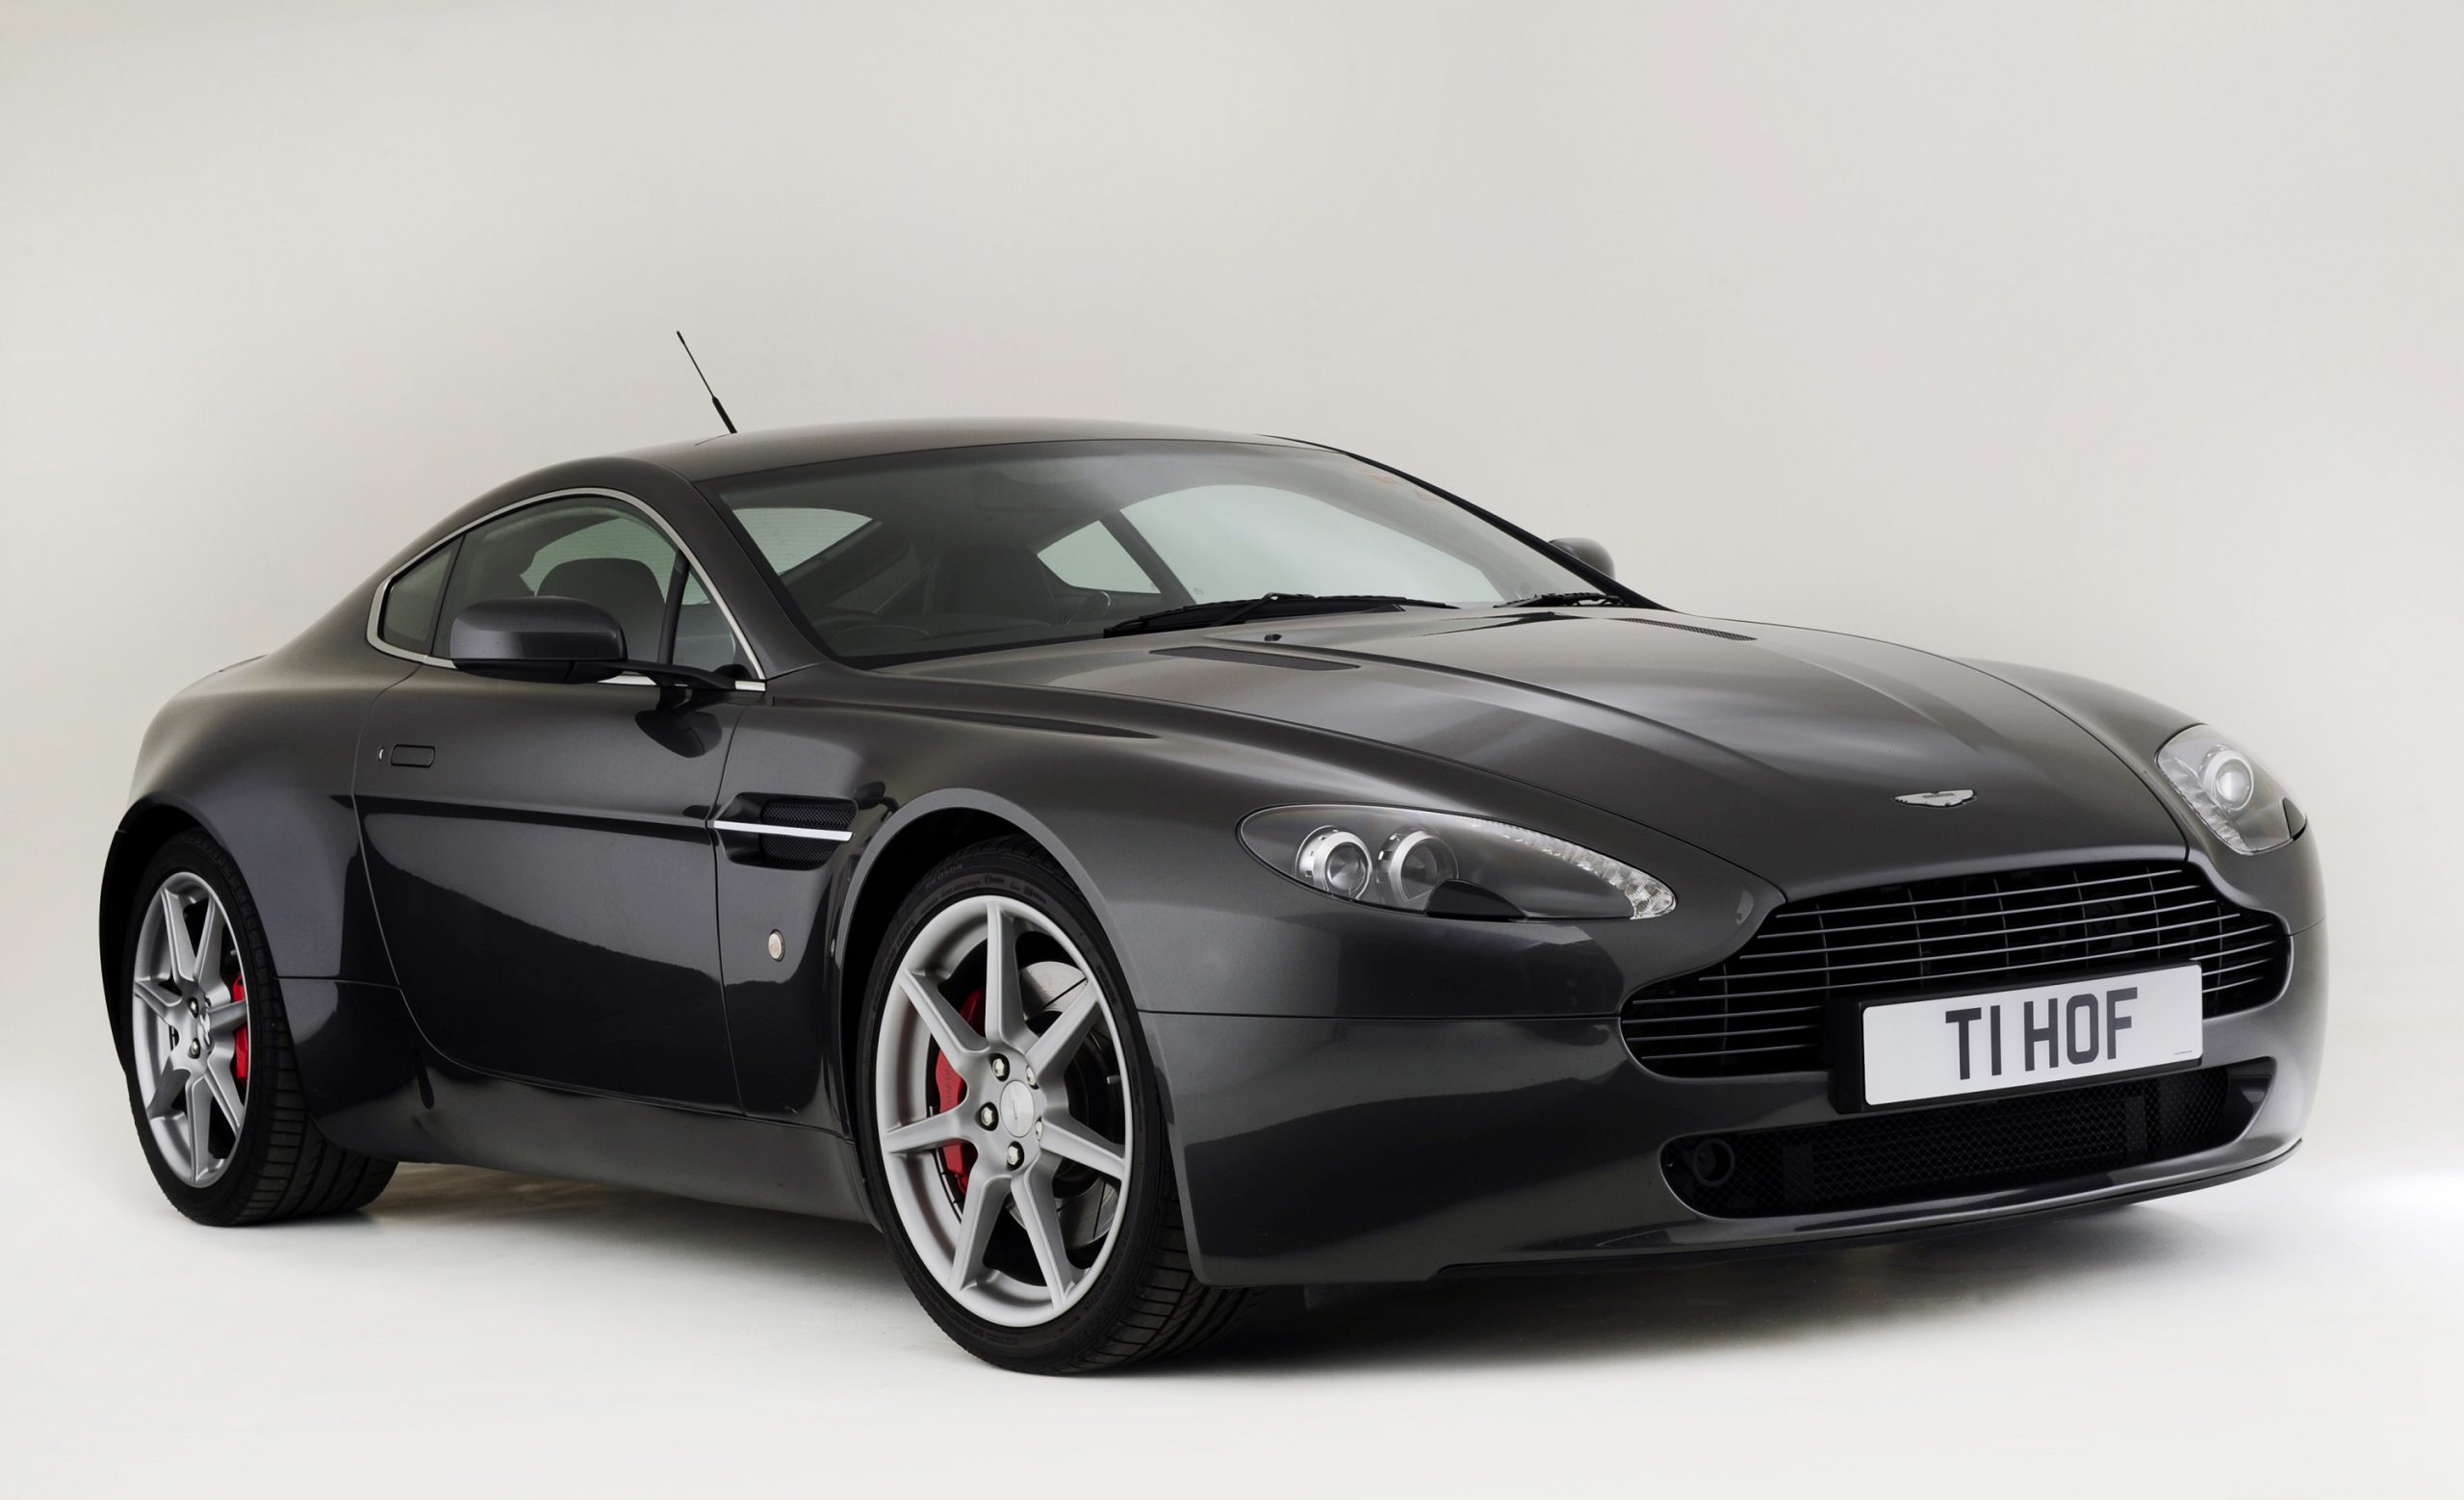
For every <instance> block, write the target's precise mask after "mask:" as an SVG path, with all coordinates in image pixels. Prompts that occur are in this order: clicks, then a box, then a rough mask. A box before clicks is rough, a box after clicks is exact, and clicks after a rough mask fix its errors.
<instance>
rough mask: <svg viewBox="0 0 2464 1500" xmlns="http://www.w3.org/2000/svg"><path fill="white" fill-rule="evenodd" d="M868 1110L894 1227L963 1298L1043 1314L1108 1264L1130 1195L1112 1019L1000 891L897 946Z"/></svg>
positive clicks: (950, 909)
mask: <svg viewBox="0 0 2464 1500" xmlns="http://www.w3.org/2000/svg"><path fill="white" fill-rule="evenodd" d="M890 999H891V1013H890V1014H889V1015H888V1016H887V1017H886V1018H885V1023H884V1025H883V1027H882V1033H881V1038H880V1043H879V1046H878V1047H877V1048H876V1050H875V1058H874V1064H875V1066H874V1075H873V1114H874V1122H875V1125H876V1127H877V1128H878V1130H879V1131H880V1135H881V1142H882V1148H883V1151H884V1153H885V1156H886V1166H887V1170H888V1178H889V1181H888V1186H889V1191H890V1196H891V1199H892V1200H893V1202H895V1203H896V1204H897V1205H898V1217H899V1224H900V1227H901V1228H903V1229H905V1231H906V1233H907V1235H908V1239H909V1241H910V1243H911V1244H913V1245H914V1246H915V1247H916V1248H917V1249H918V1251H919V1252H927V1251H929V1254H930V1256H931V1258H932V1259H933V1260H934V1261H935V1263H936V1269H937V1270H938V1271H939V1273H940V1281H941V1284H942V1286H943V1287H944V1288H945V1289H947V1290H948V1292H949V1294H950V1295H951V1296H952V1297H954V1298H956V1299H958V1301H959V1303H960V1304H961V1306H964V1307H965V1308H966V1309H967V1310H968V1311H970V1312H972V1313H974V1314H975V1315H976V1316H978V1317H981V1318H984V1319H986V1320H987V1321H988V1322H993V1323H999V1324H1004V1325H1007V1326H1010V1327H1025V1326H1028V1325H1032V1324H1037V1323H1044V1322H1048V1321H1050V1320H1051V1319H1052V1318H1054V1317H1056V1316H1058V1315H1059V1314H1060V1313H1062V1312H1063V1311H1065V1310H1066V1309H1067V1308H1068V1307H1069V1306H1072V1305H1073V1304H1074V1303H1076V1302H1077V1300H1078V1299H1079V1297H1080V1296H1082V1295H1083V1294H1084V1293H1085V1291H1086V1289H1087V1287H1088V1286H1089V1285H1090V1284H1091V1283H1092V1282H1093V1280H1094V1279H1095V1278H1096V1277H1097V1276H1098V1275H1100V1274H1101V1273H1102V1271H1103V1266H1104V1260H1105V1256H1106V1255H1107V1254H1109V1253H1110V1251H1111V1249H1112V1246H1113V1241H1114V1239H1115V1237H1116V1232H1117V1229H1118V1228H1119V1225H1120V1206H1121V1201H1122V1198H1123V1195H1124V1194H1125V1193H1126V1191H1127V1189H1128V1187H1129V1181H1130V1169H1129V1149H1130V1144H1131V1139H1130V1133H1131V1131H1132V1129H1133V1128H1134V1125H1133V1123H1132V1111H1131V1109H1130V1107H1129V1099H1128V1096H1127V1094H1126V1092H1125V1090H1124V1080H1123V1076H1122V1069H1121V1061H1120V1059H1121V1047H1120V1037H1119V1030H1118V1023H1117V1022H1116V1020H1115V1018H1114V1015H1113V1011H1112V1006H1111V1003H1110V1001H1108V1000H1107V999H1106V997H1105V996H1104V991H1103V986H1102V985H1101V984H1099V983H1098V982H1097V981H1096V980H1095V978H1094V976H1093V974H1092V973H1091V970H1090V967H1089V965H1088V962H1087V959H1086V957H1085V956H1084V955H1083V954H1081V953H1080V952H1079V951H1078V949H1077V947H1076V946H1075V945H1074V944H1072V943H1071V942H1070V940H1069V938H1068V937H1067V936H1066V935H1065V934H1064V933H1063V932H1062V931H1061V929H1060V928H1059V926H1057V925H1056V924H1055V923H1054V922H1053V921H1052V920H1051V919H1050V918H1047V917H1045V916H1044V915H1043V914H1042V913H1040V912H1039V911H1037V910H1036V909H1035V908H1034V907H1032V906H1029V905H1027V904H1026V903H1025V902H1023V901H1019V900H1016V899H1014V898H1012V897H1010V896H1004V895H990V894H985V895H971V896H966V897H963V898H962V899H960V900H957V901H954V902H952V903H950V904H949V905H947V906H944V907H943V908H941V909H940V911H938V912H937V913H935V914H934V917H933V919H932V920H931V921H930V922H928V923H926V924H925V926H924V928H923V930H922V931H921V932H919V933H917V934H916V935H915V937H914V938H913V939H912V940H911V942H910V943H909V944H908V945H907V947H906V950H905V951H904V952H903V953H901V954H900V955H899V956H898V959H897V969H896V970H895V971H894V972H893V974H892V976H891V980H890Z"/></svg>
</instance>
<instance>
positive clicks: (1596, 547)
mask: <svg viewBox="0 0 2464 1500" xmlns="http://www.w3.org/2000/svg"><path fill="white" fill-rule="evenodd" d="M1549 545H1550V546H1552V547H1554V548H1555V549H1557V550H1558V551H1559V552H1561V553H1564V554H1565V555H1566V556H1569V557H1572V558H1573V559H1575V560H1576V561H1577V562H1579V563H1581V564H1582V565H1583V566H1584V567H1586V568H1589V569H1590V570H1591V571H1593V572H1594V573H1597V574H1599V575H1600V576H1601V577H1602V578H1615V577H1616V576H1617V559H1616V558H1614V557H1611V556H1608V549H1607V548H1605V547H1603V546H1601V545H1600V544H1599V543H1598V542H1595V541H1593V540H1592V539H1591V538H1590V537H1588V536H1560V537H1558V538H1557V539H1556V540H1555V541H1553V542H1551V543H1550V544H1549Z"/></svg>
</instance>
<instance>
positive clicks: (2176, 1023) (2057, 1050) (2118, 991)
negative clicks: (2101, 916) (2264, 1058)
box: [1863, 964, 2203, 1104]
mask: <svg viewBox="0 0 2464 1500" xmlns="http://www.w3.org/2000/svg"><path fill="white" fill-rule="evenodd" d="M2199 991H2200V985H2199V970H2198V966H2197V965H2195V964H2184V965H2182V966H2181V967H2179V968H2176V969H2157V970H2149V971H2148V972H2146V973H2141V974H2121V975H2117V976H2116V977H2113V978H2109V979H2094V980H2085V981H2078V982H2073V983H2066V984H2049V985H2045V986H2042V987H2040V988H2038V989H2032V990H1997V991H1995V992H1993V993H1992V994H1990V995H1962V996H1953V997H1951V998H1948V999H1938V1000H1902V1001H1897V1002H1894V1003H1891V1004H1887V1005H1868V1006H1866V1007H1865V1011H1864V1020H1863V1039H1864V1065H1865V1066H1864V1078H1865V1102H1866V1103H1868V1104H1904V1103H1907V1102H1909V1101H1910V1100H1912V1099H1956V1098H1958V1097H1959V1096H1961V1095H1965V1094H1989V1093H1993V1092H1996V1091H1998V1090H2002V1089H2021V1088H2028V1087H2030V1086H2033V1085H2040V1084H2046V1083H2067V1082H2070V1081H2071V1080H2073V1079H2077V1078H2092V1077H2095V1076H2097V1075H2098V1074H2100V1073H2137V1072H2140V1071H2143V1070H2145V1069H2149V1068H2163V1067H2168V1066H2171V1065H2174V1064H2179V1063H2188V1062H2194V1061H2196V1060H2197V1058H2198V1056H2199V1051H2200V1048H2201V1047H2202V1046H2203V1042H2202V1039H2201V1037H2200V1032H2199V1019H2200V1017H2199Z"/></svg>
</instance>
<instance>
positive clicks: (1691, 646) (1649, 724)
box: [901, 609, 2184, 895]
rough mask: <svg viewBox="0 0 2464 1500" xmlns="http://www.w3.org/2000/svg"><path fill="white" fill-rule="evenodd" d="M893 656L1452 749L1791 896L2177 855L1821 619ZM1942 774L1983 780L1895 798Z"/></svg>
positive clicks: (1955, 682) (2134, 781) (2048, 745)
mask: <svg viewBox="0 0 2464 1500" xmlns="http://www.w3.org/2000/svg"><path fill="white" fill-rule="evenodd" d="M901 670H902V671H904V672H907V673H911V674H913V675H917V676H929V677H937V678H959V679H967V680H973V681H985V682H1001V683H1009V684H1015V685H1049V686H1055V687H1065V688H1071V689H1078V690H1084V691H1093V692H1102V693H1114V694H1124V695H1129V696H1134V697H1141V698H1151V699H1160V700H1166V701H1169V702H1175V703H1188V704H1194V705H1199V706H1203V707H1208V708H1214V709H1219V710H1222V711H1231V712H1237V713H1243V714H1250V715H1256V716H1261V717H1266V718H1271V719H1276V720H1281V721H1284V722H1287V723H1292V724H1298V725H1305V726H1309V727H1312V728H1317V729H1322V730H1327V731H1332V732H1334V733H1337V734H1342V735H1347V736H1352V737H1358V738H1360V739H1365V740H1373V741H1376V742H1379V743H1382V744H1388V745H1396V746H1400V747H1402V748H1405V749H1408V750H1413V751H1418V752H1421V753H1424V754H1428V755H1434V756H1442V757H1445V758H1447V759H1448V760H1450V761H1454V762H1458V763H1464V764H1468V765H1473V766H1476V767H1479V768H1481V769H1483V770H1487V771H1490V772H1493V773H1496V774H1498V775H1502V776H1508V777H1512V778H1514V779H1516V780H1518V781H1522V782H1525V783H1527V784H1530V785H1534V786H1537V787H1540V788H1543V789H1548V790H1551V791H1554V792H1556V793H1558V794H1560V795H1564V796H1568V797H1572V798H1576V799H1578V800H1580V801H1582V802H1586V803H1589V804H1591V805H1593V806H1595V807H1598V808H1601V809H1604V810H1605V811H1608V812H1611V813H1614V814H1617V815H1620V816H1622V817H1626V818H1630V819H1631V820H1633V821H1635V822H1638V823H1643V824H1646V825H1648V826H1650V827H1652V828H1654V829H1656V830H1658V831H1659V832H1661V833H1664V834H1668V835H1671V836H1674V837H1676V838H1679V839H1682V840H1685V841H1687V842H1690V843H1693V844H1695V845H1697V846H1699V847H1701V848H1704V849H1707V850H1708V851H1710V852H1711V853H1713V854H1716V855H1719V856H1720V857H1721V858H1723V859H1726V860H1728V861H1730V862H1731V863H1732V864H1735V865H1737V866H1742V867H1744V868H1745V869H1748V870H1751V871H1753V872H1754V873H1756V874H1758V875H1760V876H1762V877H1763V878H1764V879H1766V880H1769V881H1771V882H1772V883H1774V884H1775V885H1778V886H1779V887H1780V888H1781V889H1782V890H1783V891H1785V892H1789V893H1790V894H1792V895H1806V894H1813V893H1817V892H1821V891H1824V890H1835V889H1839V888H1841V887H1843V886H1853V885H1864V884H1873V883H1875V882H1877V881H1878V880H1880V879H1883V878H1886V877H1887V876H1888V875H1890V874H1892V873H1894V872H1907V873H1914V872H1918V871H1925V872H1941V871H1947V870H1949V869H1953V868H1957V867H1960V866H1971V867H1984V866H1994V865H2008V864H2010V863H2011V862H2013V861H2014V860H2018V859H2028V858H2039V857H2061V858H2065V859H2093V858H2101V857H2125V856H2137V857H2146V856H2148V855H2150V854H2162V853H2166V852H2169V853H2170V854H2171V855H2173V856H2175V857H2178V856H2180V855H2181V854H2182V853H2183V852H2184V844H2183V841H2182V837H2181V834H2180V831H2179V830H2178V828H2177V827H2176V826H2175V825H2174V823H2173V820H2172V817H2171V815H2170V814H2169V812H2168V811H2167V810H2166V808H2165V807H2164V805H2163V804H2162V803H2160V802H2159V801H2158V800H2157V798H2156V795H2155V793H2154V791H2153V790H2152V789H2150V788H2149V787H2148V785H2147V784H2146V783H2145V782H2144V781H2143V779H2142V778H2141V777H2140V775H2139V774H2138V773H2137V772H2136V771H2135V770H2134V769H2133V768H2131V767H2129V766H2126V765H2124V764H2123V763H2121V762H2120V761H2119V760H2118V759H2117V757H2116V755H2115V754H2114V753H2113V752H2112V751H2111V750H2109V749H2107V748H2106V747H2105V745H2104V744H2103V743H2102V742H2101V741H2099V740H2097V739H2096V738H2095V737H2092V736H2091V735H2090V734H2089V733H2088V732H2087V731H2086V730H2084V729H2082V728H2080V727H2079V726H2078V725H2077V724H2075V723H2073V722H2072V721H2071V720H2070V719H2069V718H2067V717H2066V716H2065V715H2064V714H2062V713H2060V712H2058V711H2055V710H2053V709H2051V708H2049V707H2047V706H2046V705H2045V704H2044V703H2043V702H2041V701H2040V700H2039V699H2038V698H2036V697H2034V696H2032V695H2030V694H2028V693H2026V692H2024V691H2022V690H2020V689H2019V688H2017V687H2015V686H2013V685H2010V684H2009V683H2006V682H2004V681H2002V680H2001V679H2000V678H1997V677H1994V676H1992V675H1990V674H1989V673H1987V672H1985V671H1982V670H1980V669H1978V668H1976V667H1973V666H1969V665H1966V664H1964V663H1963V662H1958V661H1953V660H1950V659H1945V658H1941V657H1937V656H1933V655H1931V654H1929V653H1926V652H1921V651H1914V650H1911V649H1909V648H1907V647H1904V646H1892V645H1887V644H1885V643H1883V642H1879V641H1872V640H1866V639H1862V638H1861V637H1858V636H1853V635H1840V634H1831V633H1828V632H1821V631H1809V630H1801V629H1793V628H1789V627H1784V626H1772V625H1760V624H1740V623H1736V622H1732V621H1717V620H1707V619H1698V618H1694V617H1690V616H1685V615H1676V614H1670V613H1667V612H1664V611H1658V610H1601V609H1583V610H1566V611H1554V610H1531V609H1524V610H1481V611H1477V612H1469V611H1467V612H1462V613H1440V612H1438V611H1436V610H1414V611H1410V612H1407V613H1381V614H1373V615H1347V616H1343V617H1341V618H1337V619H1322V620H1320V621H1318V622H1314V623H1305V624H1284V625H1275V624H1261V625H1258V626H1254V627H1252V626H1243V627H1239V628H1237V629H1233V630H1228V631H1211V632H1204V633H1200V632H1175V633H1171V634H1155V635H1138V636H1125V637H1120V638H1117V639H1111V640H1102V641H1085V642H1073V643H1069V644H1065V645H1059V646H1048V647H1041V648H1037V649H1033V650H1028V651H1018V652H1004V653H998V654H991V655H985V656H978V657H971V658H963V659H945V660H941V661H937V662H932V663H928V664H925V665H922V666H916V667H908V668H903V669H901ZM1949 790H1968V791H1973V792H1974V793H1975V796H1974V797H1973V798H1972V799H1971V800H1969V801H1967V802H1966V803H1964V804H1963V805H1961V806H1957V807H1929V806H1919V805H1912V804H1909V803H1906V802H1902V801H1900V800H1898V799H1899V798H1900V797H1902V796H1904V795H1907V794H1910V793H1917V792H1930V791H1949ZM1298 791H1300V789H1296V792H1298ZM1550 831H1551V832H1554V833H1558V834H1560V835H1561V836H1563V837H1567V838H1573V839H1577V840H1578V841H1579V840H1580V839H1581V838H1582V832H1581V830H1579V829H1572V828H1566V829H1553V830H1550Z"/></svg>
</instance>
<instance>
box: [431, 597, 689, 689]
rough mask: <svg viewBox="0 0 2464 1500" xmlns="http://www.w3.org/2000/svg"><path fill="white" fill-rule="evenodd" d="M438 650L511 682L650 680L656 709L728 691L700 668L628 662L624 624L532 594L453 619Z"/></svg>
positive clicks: (578, 604)
mask: <svg viewBox="0 0 2464 1500" xmlns="http://www.w3.org/2000/svg"><path fill="white" fill-rule="evenodd" d="M446 655H447V656H448V657H449V658H450V659H452V662H453V664H454V665H455V666H456V667H458V668H460V669H461V670H463V671H465V672H468V673H470V674H471V675H472V676H474V677H503V678H511V679H512V680H513V681H515V682H519V683H603V682H605V681H606V680H607V679H609V678H611V677H619V676H623V675H624V674H626V673H631V674H633V675H634V676H637V677H647V678H649V679H650V680H651V681H652V682H654V683H656V684H657V685H658V703H659V707H660V708H661V709H662V710H665V709H682V708H689V707H691V706H692V705H693V704H696V703H699V702H701V701H703V700H704V699H706V698H715V697H723V696H725V695H726V694H728V693H731V692H733V691H735V683H734V681H733V680H732V679H730V678H726V677H722V676H720V675H719V674H718V673H716V672H705V671H703V670H702V669H701V668H700V667H693V666H678V665H675V664H673V663H670V662H664V661H635V660H632V659H629V658H628V657H627V656H626V655H625V627H623V626H621V625H619V624H617V623H616V617H615V616H614V615H612V614H609V613H608V612H607V611H606V610H604V609H602V608H599V606H597V605H595V604H592V603H590V602H589V601H587V600H582V599H564V598H559V597H558V596H556V595H554V594H538V595H534V596H532V597H531V598H528V599H491V600H489V601H488V602H486V603H485V604H475V605H473V606H471V607H470V608H467V609H465V610H463V611H462V612H461V613H460V614H457V615H455V616H454V617H453V631H452V634H451V635H450V636H449V638H448V641H447V645H446Z"/></svg>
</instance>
